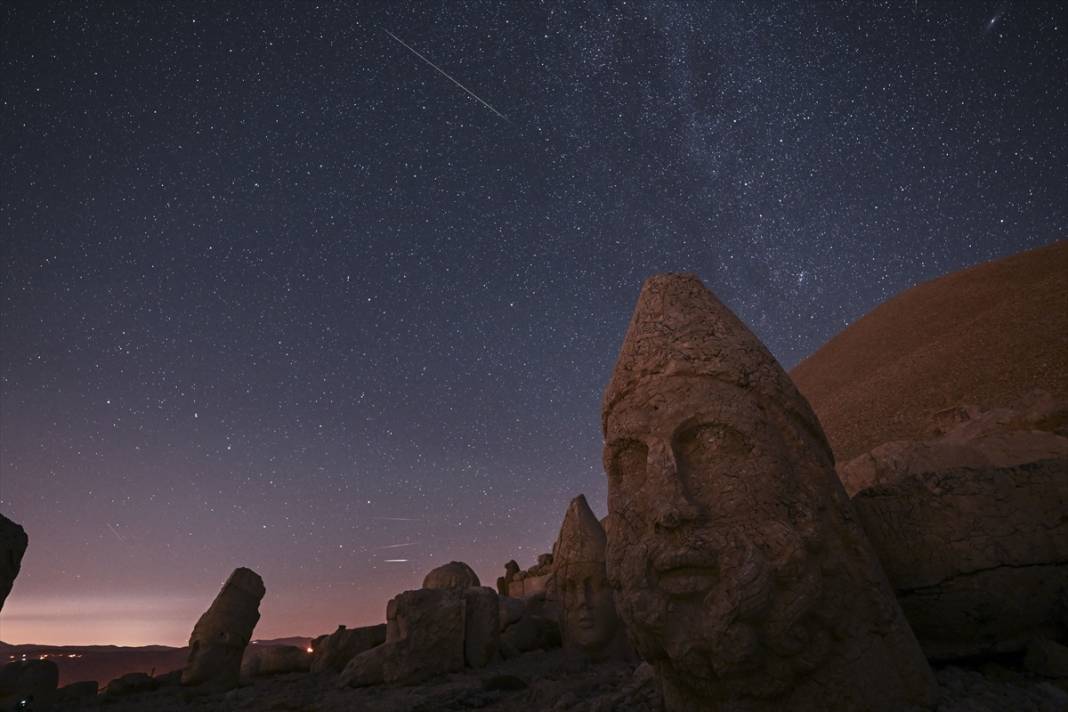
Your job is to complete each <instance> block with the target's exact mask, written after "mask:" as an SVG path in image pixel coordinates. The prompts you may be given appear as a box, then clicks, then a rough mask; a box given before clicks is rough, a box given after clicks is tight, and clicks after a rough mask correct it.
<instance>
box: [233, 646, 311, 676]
mask: <svg viewBox="0 0 1068 712" xmlns="http://www.w3.org/2000/svg"><path fill="white" fill-rule="evenodd" d="M310 669H311V654H310V653H309V652H308V651H307V650H305V649H304V648H298V647H297V646H295V645H250V646H248V647H247V648H245V655H244V656H243V657H242V658H241V678H242V679H249V678H253V677H265V676H267V675H282V674H284V673H289V672H308V670H310Z"/></svg>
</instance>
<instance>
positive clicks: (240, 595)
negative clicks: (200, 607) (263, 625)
mask: <svg viewBox="0 0 1068 712" xmlns="http://www.w3.org/2000/svg"><path fill="white" fill-rule="evenodd" d="M264 593H266V589H265V588H264V586H263V579H261V578H260V577H259V575H258V574H257V573H256V572H255V571H252V570H251V569H245V568H240V569H234V572H233V573H232V574H230V578H228V579H227V580H226V583H225V584H223V587H222V590H221V591H219V595H218V596H216V597H215V600H214V601H213V602H212V604H211V607H210V608H208V610H207V611H205V612H204V615H202V616H201V617H200V620H198V621H197V624H196V626H194V627H193V633H192V635H190V636H189V662H188V663H186V666H185V669H184V670H183V671H182V684H183V685H196V686H202V687H204V688H205V689H211V690H228V689H230V688H233V687H237V685H238V682H239V680H240V675H241V658H242V656H243V655H244V653H245V647H246V646H248V642H249V640H251V638H252V631H253V629H254V628H255V627H256V623H257V622H258V621H259V619H260V611H259V606H260V601H261V600H262V599H263V595H264Z"/></svg>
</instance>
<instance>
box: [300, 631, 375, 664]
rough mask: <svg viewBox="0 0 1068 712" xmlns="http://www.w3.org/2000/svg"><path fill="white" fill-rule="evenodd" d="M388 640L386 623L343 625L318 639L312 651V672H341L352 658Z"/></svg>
mask: <svg viewBox="0 0 1068 712" xmlns="http://www.w3.org/2000/svg"><path fill="white" fill-rule="evenodd" d="M384 642H386V624H385V623H381V624H379V625H371V626H364V627H362V628H351V629H349V628H346V627H345V626H343V625H340V626H338V627H337V630H336V631H334V632H333V633H331V634H330V635H326V636H322V637H321V638H320V639H316V642H315V644H314V645H313V648H314V651H315V652H314V653H312V664H311V671H312V672H327V671H329V672H341V671H342V670H344V669H345V666H346V665H347V664H348V662H349V661H350V660H352V659H353V658H354V657H356V656H357V655H359V654H360V653H362V652H364V651H365V650H370V649H371V648H373V647H375V646H376V645H381V644H382V643H384Z"/></svg>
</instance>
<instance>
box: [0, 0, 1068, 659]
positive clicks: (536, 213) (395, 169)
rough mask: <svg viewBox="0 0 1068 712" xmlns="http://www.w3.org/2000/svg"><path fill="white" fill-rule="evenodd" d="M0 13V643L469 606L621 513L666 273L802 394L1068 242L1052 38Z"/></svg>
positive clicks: (663, 23) (629, 8) (280, 10)
mask: <svg viewBox="0 0 1068 712" xmlns="http://www.w3.org/2000/svg"><path fill="white" fill-rule="evenodd" d="M0 12H2V21H0V32H2V41H3V50H2V53H0V54H2V56H0V63H2V66H0V76H2V77H3V80H2V87H0V90H2V106H0V109H2V117H3V131H2V146H0V149H2V150H0V192H2V202H0V213H2V214H0V220H2V222H0V230H2V238H3V255H2V270H3V271H2V290H3V293H2V296H3V302H2V332H0V345H2V349H3V352H2V374H0V376H2V381H0V434H2V437H0V467H2V470H0V510H2V511H3V513H4V514H6V515H7V516H9V517H11V518H12V519H14V520H15V521H17V522H19V523H21V524H22V525H24V526H25V527H26V529H27V531H28V533H29V535H30V548H29V551H28V553H27V555H26V559H25V560H24V562H23V571H22V575H21V577H20V579H19V580H18V581H17V582H16V584H15V587H14V590H13V592H12V595H11V597H10V598H9V599H8V602H7V606H6V607H5V611H4V613H3V620H2V636H0V637H2V638H3V639H4V640H6V641H8V642H31V641H32V642H57V643H75V642H90V641H91V642H107V643H131V642H156V643H178V642H182V641H183V639H184V638H185V637H186V636H187V635H188V632H189V631H190V630H191V628H192V624H193V622H194V621H195V619H196V616H197V615H199V613H200V612H201V611H202V610H203V609H204V608H206V606H207V605H208V603H209V602H210V600H211V597H212V596H213V595H214V593H215V592H216V591H217V589H218V587H219V585H220V584H221V582H222V581H223V580H224V579H225V578H226V576H227V575H228V574H229V573H230V571H231V570H232V569H233V568H235V567H236V566H249V567H252V568H253V569H255V570H256V571H258V572H259V573H260V574H262V576H263V578H264V580H265V582H266V586H267V596H266V598H265V599H264V605H263V612H264V615H263V619H262V621H261V623H260V626H259V628H258V629H257V635H258V636H260V637H269V636H274V635H292V634H304V635H314V634H319V633H323V632H328V631H331V630H333V629H334V627H335V626H336V625H337V624H339V623H344V624H347V625H356V624H361V623H372V622H378V621H380V620H382V618H383V615H384V606H385V601H386V600H387V599H388V598H389V597H390V596H392V595H393V594H395V593H396V592H398V591H401V590H403V589H406V588H413V587H416V586H418V585H419V583H420V582H421V580H422V577H423V575H424V574H425V573H426V572H427V571H428V570H429V569H430V568H432V567H433V566H435V565H437V564H440V563H444V562H446V561H449V560H450V559H460V560H464V561H467V562H468V563H470V564H471V565H472V566H473V567H474V568H475V570H476V571H477V572H478V573H479V575H480V576H481V577H482V578H483V582H484V583H489V584H490V585H492V584H493V581H494V579H495V577H496V576H497V575H499V574H500V573H502V572H503V569H502V566H503V563H504V562H505V561H507V560H508V559H511V558H516V559H517V560H518V561H519V562H520V564H521V565H523V566H528V565H530V564H533V563H534V560H535V557H536V555H537V554H538V553H539V552H542V551H547V550H548V549H549V547H550V546H551V544H552V541H553V538H554V537H555V534H556V530H557V528H558V527H559V525H560V522H561V520H562V518H563V515H564V512H565V510H566V507H567V503H568V501H569V500H570V498H571V497H573V496H574V495H577V494H579V493H585V494H586V495H587V497H588V498H589V500H590V503H591V505H592V506H593V508H594V510H595V511H596V512H597V513H598V514H599V515H600V514H603V513H604V497H605V485H604V482H603V474H602V472H601V464H600V458H601V435H600V431H599V407H600V397H601V393H602V389H603V388H604V385H605V383H606V381H607V378H608V374H609V373H610V371H611V368H612V365H613V359H614V358H615V354H616V352H617V350H618V347H619V344H620V342H621V340H622V336H623V331H624V329H625V327H626V323H627V319H628V318H629V314H630V310H631V308H632V306H633V303H634V300H635V298H636V296H637V292H638V287H639V285H640V284H641V281H642V280H643V279H644V278H645V277H646V276H648V275H649V274H651V273H654V272H657V271H665V270H671V271H689V272H695V273H697V274H698V275H699V276H700V277H701V278H702V279H703V280H704V281H705V283H706V284H707V285H708V286H709V287H710V288H711V289H712V290H713V291H715V292H716V293H717V294H718V295H719V296H720V297H721V298H722V299H723V300H724V301H725V302H726V303H727V304H729V305H730V306H731V307H732V308H733V309H734V310H735V311H736V312H737V313H738V314H739V316H740V317H741V318H742V319H744V320H745V321H746V322H747V323H748V324H749V325H751V326H752V328H753V329H754V330H755V331H756V333H757V334H758V335H759V336H760V337H761V338H762V339H763V340H764V341H765V342H766V343H767V344H768V346H769V348H770V349H771V350H772V352H773V353H775V355H776V356H777V357H778V358H779V359H780V360H781V361H782V362H783V363H784V365H786V366H787V367H790V366H792V365H794V364H795V363H796V362H797V361H798V360H800V359H801V358H803V357H804V356H806V355H808V354H810V353H811V352H812V351H814V350H815V349H816V348H818V347H819V346H820V345H821V344H822V343H824V342H825V341H826V340H827V339H828V338H830V337H831V336H832V335H834V334H835V333H837V332H838V331H839V330H841V329H842V328H843V327H844V326H846V325H847V324H849V323H851V322H852V321H853V320H855V319H856V318H858V317H859V316H861V315H863V314H864V313H865V312H867V311H868V310H870V309H871V308H872V307H873V306H875V305H876V304H878V303H879V302H881V301H882V300H884V299H886V298H887V297H889V296H891V295H893V294H895V293H897V292H899V291H900V290H902V289H905V288H907V287H909V286H911V285H913V284H916V283H917V282H920V281H923V280H926V279H930V278H933V277H935V276H938V275H940V274H943V273H945V272H947V271H951V270H954V269H958V268H960V267H963V266H965V265H970V264H974V263H976V262H980V261H983V260H986V259H991V258H994V257H998V256H1002V255H1006V254H1010V253H1013V252H1017V251H1020V250H1022V249H1026V248H1029V247H1036V246H1039V245H1043V244H1047V243H1049V242H1051V241H1053V240H1054V239H1057V238H1061V237H1064V234H1065V204H1066V203H1065V200H1064V197H1065V196H1064V186H1065V185H1066V184H1068V170H1066V168H1065V166H1068V156H1066V155H1065V154H1066V148H1065V146H1066V140H1065V139H1066V126H1065V119H1064V117H1065V116H1066V115H1068V97H1066V93H1068V90H1066V86H1068V83H1066V82H1065V81H1064V78H1065V77H1066V76H1068V42H1065V37H1064V35H1065V28H1066V10H1065V8H1064V6H1063V5H1062V4H1061V3H1059V2H1053V3H1023V2H1019V3H1012V4H1010V5H1002V4H999V3H993V2H974V1H971V0H969V1H968V2H963V3H950V2H936V3H927V2H914V1H913V0H907V1H905V2H900V3H883V2H880V3H874V4H870V3H854V2H842V3H797V4H794V3H773V2H769V1H767V0H758V1H756V2H752V3H726V2H722V3H721V2H716V3H711V2H709V3H704V2H701V3H688V4H678V5H676V4H671V3H667V2H655V3H649V4H644V3H634V2H627V3H616V4H612V5H611V6H606V5H603V4H601V3H596V4H591V5H583V4H579V3H571V2H562V3H533V2H531V3H496V2H494V3H460V2H446V3H441V4H430V3H417V4H411V5H409V4H406V3H373V4H358V3H348V2H346V3H320V4H318V5H312V4H311V3H305V2H299V3H278V2H265V3H239V4H231V3H217V2H210V3H196V2H180V3H164V2H159V3H157V2H153V3H143V4H137V5H132V4H129V3H89V4H85V3H50V4H47V5H46V4H44V3H36V2H27V3H5V4H4V5H3V8H2V10H0ZM996 13H997V14H996ZM991 17H997V22H996V23H994V24H992V25H991V26H990V27H987V24H988V23H989V21H990V18H991ZM984 28H986V29H985V30H984ZM391 35H393V36H394V37H396V38H398V39H400V40H403V43H404V44H405V45H407V48H406V47H405V46H402V45H401V44H400V43H399V42H398V41H394V39H393V38H392V37H391ZM409 49H411V50H412V51H409ZM417 55H418V56H417ZM421 59H425V60H426V61H420V60H421ZM431 65H432V66H431ZM436 70H438V71H436ZM443 74H444V75H443ZM450 79H452V81H450ZM480 102H482V103H480ZM487 107H489V108H487ZM490 108H492V109H493V111H491V110H490ZM502 116H504V117H507V119H506V120H505V119H502V118H501V117H502ZM400 545H405V546H403V547H402V546H400Z"/></svg>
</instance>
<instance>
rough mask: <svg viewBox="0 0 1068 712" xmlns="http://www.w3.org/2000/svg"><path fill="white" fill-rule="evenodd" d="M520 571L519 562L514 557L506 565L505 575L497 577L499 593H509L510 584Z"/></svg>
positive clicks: (505, 594) (503, 594)
mask: <svg viewBox="0 0 1068 712" xmlns="http://www.w3.org/2000/svg"><path fill="white" fill-rule="evenodd" d="M518 573H519V564H517V563H516V562H515V559H512V560H511V561H509V562H508V563H507V564H505V565H504V576H499V577H497V593H499V594H501V595H502V596H507V595H508V586H509V585H511V583H512V580H513V579H514V578H515V575H516V574H518Z"/></svg>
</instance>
